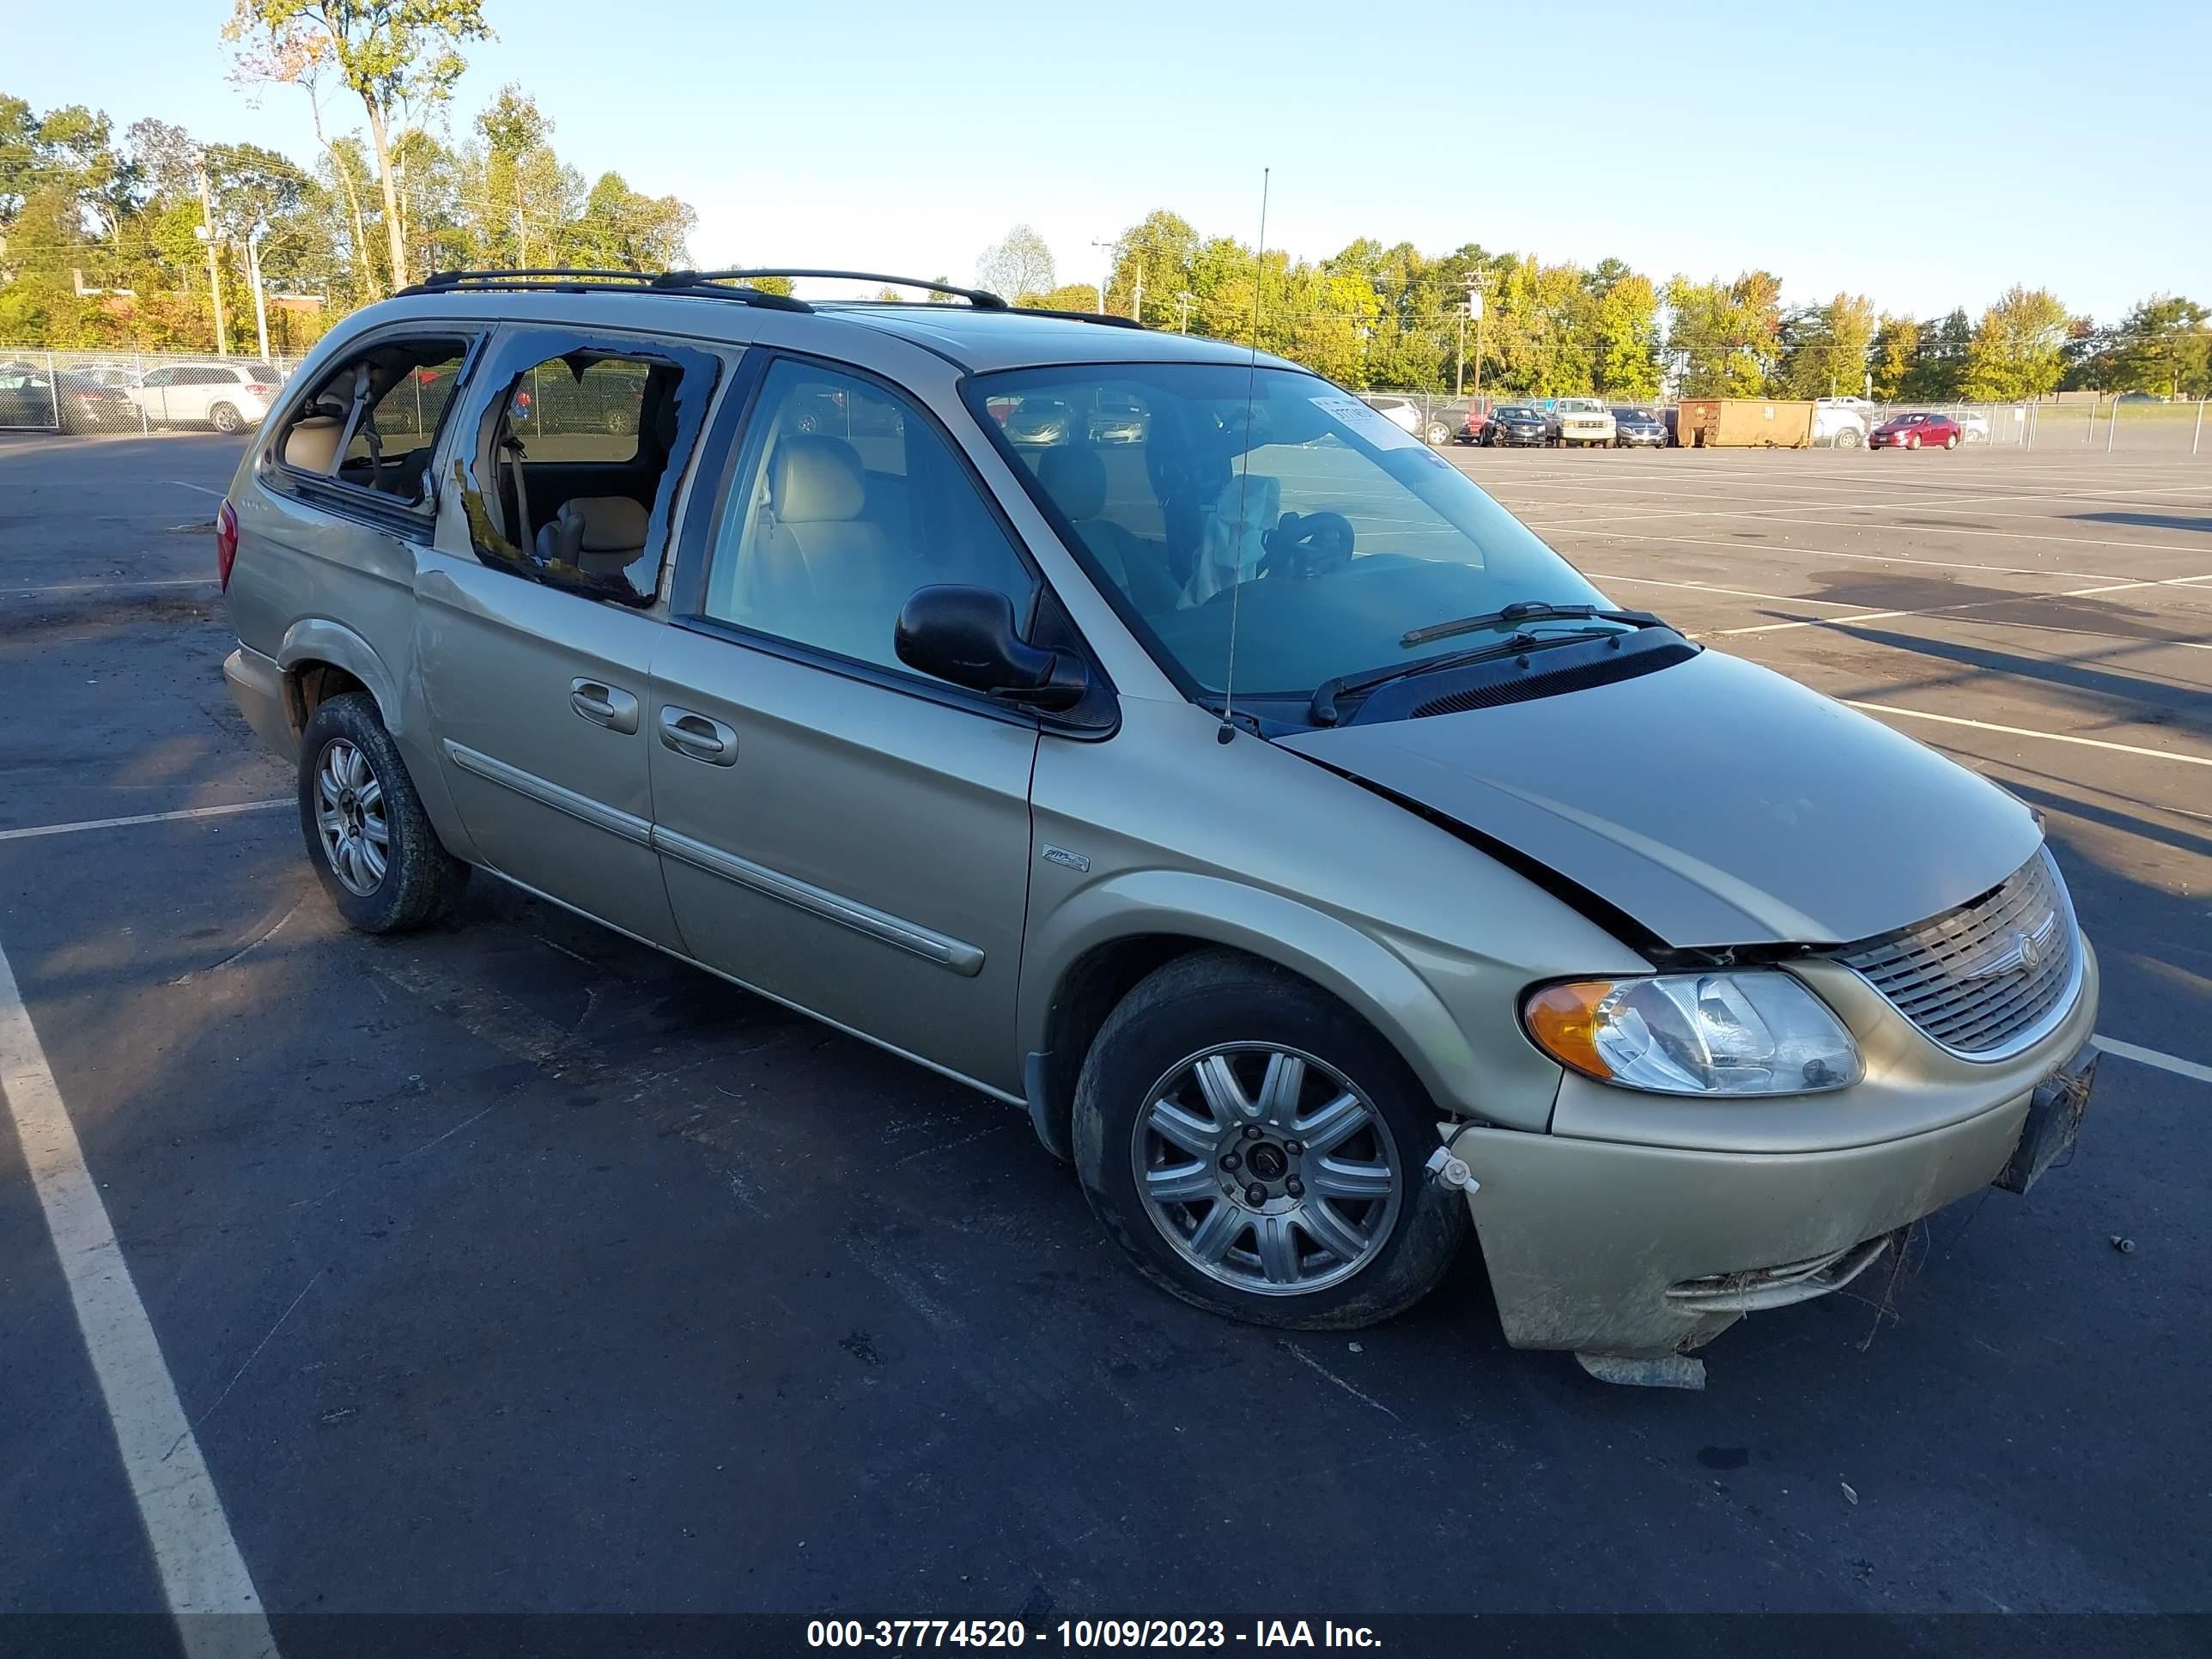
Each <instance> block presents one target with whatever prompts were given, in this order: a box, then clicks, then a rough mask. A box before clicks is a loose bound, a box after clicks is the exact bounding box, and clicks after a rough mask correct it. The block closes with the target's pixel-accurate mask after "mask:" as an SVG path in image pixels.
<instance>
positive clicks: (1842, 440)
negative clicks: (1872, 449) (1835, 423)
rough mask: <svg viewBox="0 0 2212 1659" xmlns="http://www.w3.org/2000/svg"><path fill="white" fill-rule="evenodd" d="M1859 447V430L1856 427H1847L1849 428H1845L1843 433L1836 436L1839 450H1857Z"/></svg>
mask: <svg viewBox="0 0 2212 1659" xmlns="http://www.w3.org/2000/svg"><path fill="white" fill-rule="evenodd" d="M1836 447H1837V448H1838V449H1857V447H1859V429H1858V428H1857V427H1855V426H1847V427H1845V428H1844V429H1843V430H1842V431H1841V432H1838V434H1836Z"/></svg>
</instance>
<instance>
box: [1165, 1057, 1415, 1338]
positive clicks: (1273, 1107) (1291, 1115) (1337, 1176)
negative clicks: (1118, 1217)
mask: <svg viewBox="0 0 2212 1659" xmlns="http://www.w3.org/2000/svg"><path fill="white" fill-rule="evenodd" d="M1146 1100H1147V1102H1148V1105H1147V1106H1146V1109H1145V1111H1144V1112H1143V1113H1142V1114H1141V1115H1139V1117H1138V1119H1137V1123H1136V1129H1135V1133H1134V1134H1133V1136H1132V1138H1131V1144H1130V1156H1131V1158H1133V1161H1134V1172H1135V1175H1136V1180H1137V1189H1138V1191H1139V1192H1140V1193H1141V1194H1143V1195H1144V1203H1145V1210H1146V1214H1147V1215H1149V1216H1150V1217H1151V1218H1152V1225H1154V1226H1155V1227H1157V1228H1158V1229H1159V1231H1160V1234H1161V1236H1162V1237H1164V1238H1165V1239H1166V1240H1167V1242H1168V1243H1169V1245H1170V1247H1171V1248H1172V1249H1174V1250H1175V1251H1176V1254H1177V1255H1180V1256H1181V1257H1182V1259H1183V1260H1184V1261H1187V1262H1188V1263H1189V1264H1190V1266H1192V1267H1194V1268H1196V1269H1197V1270H1198V1271H1199V1272H1200V1273H1204V1274H1205V1275H1206V1277H1208V1278H1209V1279H1217V1280H1218V1281H1219V1282H1220V1283H1222V1284H1224V1285H1229V1286H1231V1287H1232V1288H1233V1289H1237V1290H1241V1291H1251V1292H1253V1293H1255V1294H1256V1295H1261V1296H1298V1295H1303V1294H1305V1293H1307V1292H1309V1291H1319V1290H1325V1289H1327V1288H1328V1286H1330V1285H1334V1284H1338V1283H1340V1281H1342V1280H1344V1279H1349V1278H1350V1277H1351V1276H1352V1274H1354V1273H1358V1271H1359V1270H1360V1269H1361V1268H1362V1267H1365V1266H1366V1265H1367V1264H1368V1263H1369V1262H1370V1261H1372V1260H1373V1259H1374V1257H1375V1255H1376V1252H1377V1251H1379V1250H1380V1249H1382V1247H1383V1243H1384V1242H1385V1241H1386V1240H1388V1239H1389V1237H1390V1230H1391V1227H1392V1225H1394V1224H1395V1222H1396V1220H1397V1218H1398V1206H1399V1204H1400V1201H1401V1198H1402V1196H1403V1193H1404V1187H1405V1174H1404V1164H1403V1161H1402V1160H1401V1158H1400V1156H1399V1152H1398V1147H1397V1143H1396V1141H1395V1139H1393V1137H1392V1135H1391V1133H1390V1126H1389V1124H1388V1123H1386V1122H1384V1121H1383V1115H1382V1114H1381V1113H1380V1112H1378V1111H1376V1109H1375V1107H1374V1104H1373V1103H1371V1102H1370V1101H1369V1100H1368V1099H1367V1097H1365V1096H1364V1095H1363V1094H1361V1093H1360V1091H1358V1088H1357V1087H1355V1086H1354V1085H1352V1083H1351V1081H1350V1080H1349V1079H1346V1077H1345V1076H1344V1075H1343V1074H1342V1073H1340V1072H1338V1071H1336V1070H1335V1069H1334V1067H1332V1066H1328V1064H1327V1063H1325V1062H1324V1061H1322V1060H1316V1058H1314V1056H1312V1055H1311V1054H1302V1053H1300V1052H1298V1051H1297V1050H1296V1049H1291V1048H1278V1047H1275V1046H1274V1045H1273V1044H1270V1043H1262V1042H1252V1043H1229V1044H1224V1045H1222V1046H1220V1047H1218V1048H1210V1049H1206V1050H1205V1051H1203V1052H1202V1053H1200V1054H1194V1055H1192V1056H1191V1057H1190V1058H1189V1059H1188V1060H1183V1061H1182V1062H1181V1063H1180V1064H1178V1065H1177V1066H1175V1067H1173V1068H1172V1069H1171V1070H1170V1072H1169V1073H1167V1075H1166V1076H1164V1077H1163V1078H1161V1079H1159V1080H1158V1082H1157V1083H1156V1084H1154V1085H1152V1088H1151V1089H1150V1090H1148V1091H1146Z"/></svg>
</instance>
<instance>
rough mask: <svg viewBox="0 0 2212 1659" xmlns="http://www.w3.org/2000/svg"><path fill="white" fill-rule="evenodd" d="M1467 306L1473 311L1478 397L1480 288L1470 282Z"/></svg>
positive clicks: (1479, 371)
mask: <svg viewBox="0 0 2212 1659" xmlns="http://www.w3.org/2000/svg"><path fill="white" fill-rule="evenodd" d="M1467 308H1468V310H1469V311H1470V312H1472V313H1474V395H1475V396H1476V397H1478V398H1480V396H1482V290H1481V289H1479V288H1477V287H1475V286H1474V284H1472V283H1469V284H1468V290H1467ZM1464 333H1465V327H1464V325H1462V336H1463V335H1464Z"/></svg>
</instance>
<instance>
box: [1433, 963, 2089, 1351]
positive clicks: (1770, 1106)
mask: <svg viewBox="0 0 2212 1659" xmlns="http://www.w3.org/2000/svg"><path fill="white" fill-rule="evenodd" d="M2085 949H2086V947H2085ZM1808 976H1809V975H1808ZM1821 988H1822V990H1823V992H1824V994H1827V995H1828V996H1829V998H1830V1000H1831V1001H1832V1003H1835V1004H1838V1006H1840V1005H1842V1004H1844V1003H1846V1002H1848V1001H1850V998H1851V995H1852V993H1851V992H1850V987H1846V986H1843V985H1840V984H1826V985H1823V986H1822V987H1821ZM2096 1006H2097V974H2096V966H2095V963H2094V960H2093V957H2092V958H2091V959H2090V960H2089V961H2088V962H2087V964H2086V968H2085V977H2084V980H2083V984H2082V987H2081V994H2080V996H2079V998H2078V1000H2077V1002H2076V1005H2075V1007H2074V1009H2073V1010H2072V1011H2071V1012H2070V1013H2069V1016H2068V1017H2067V1018H2066V1019H2065V1020H2063V1022H2061V1024H2060V1025H2059V1026H2058V1028H2057V1030H2054V1031H2052V1032H2051V1034H2050V1035H2049V1036H2048V1037H2046V1038H2045V1041H2044V1042H2040V1043H2039V1044H2038V1045H2037V1046H2036V1048H2034V1049H2033V1051H2031V1052H2029V1053H2027V1054H2022V1055H2021V1056H2018V1057H2017V1058H2016V1059H2015V1060H2011V1061H2009V1062H2007V1063H2005V1064H2003V1065H2000V1066H1969V1065H1968V1064H1966V1062H1962V1061H1959V1060H1952V1059H1948V1058H1947V1057H1944V1056H1942V1055H1940V1054H1936V1051H1935V1050H1934V1049H1933V1048H1932V1047H1931V1046H1929V1045H1926V1044H1925V1043H1924V1042H1921V1043H1919V1047H1920V1048H1926V1049H1927V1050H1928V1052H1927V1053H1926V1054H1921V1053H1918V1052H1917V1051H1916V1050H1915V1048H1914V1047H1913V1045H1912V1044H1911V1043H1906V1042H1891V1043H1887V1044H1883V1043H1876V1044H1875V1045H1872V1046H1871V1048H1870V1052H1869V1055H1868V1059H1869V1077H1868V1080H1867V1081H1866V1082H1865V1083H1863V1084H1861V1085H1856V1086H1855V1087H1854V1088H1852V1089H1850V1090H1844V1091H1838V1093H1836V1094H1833V1095H1829V1096H1823V1097H1810V1098H1809V1099H1801V1100H1798V1101H1793V1102H1779V1103H1762V1104H1756V1105H1752V1106H1748V1107H1738V1108H1736V1109H1735V1113H1736V1115H1735V1116H1734V1117H1733V1118H1731V1117H1729V1116H1727V1115H1724V1114H1725V1110H1726V1109H1715V1108H1713V1107H1711V1106H1704V1107H1700V1108H1692V1107H1688V1106H1684V1107H1682V1108H1681V1109H1680V1115H1679V1116H1678V1117H1677V1118H1675V1119H1674V1120H1673V1122H1674V1124H1675V1125H1677V1126H1682V1127H1690V1128H1692V1129H1693V1130H1694V1131H1695V1132H1696V1133H1701V1134H1702V1135H1703V1136H1704V1137H1705V1139H1708V1141H1709V1142H1720V1143H1721V1144H1708V1145H1705V1146H1674V1145H1654V1144H1650V1142H1649V1141H1644V1142H1638V1141H1634V1140H1631V1139H1626V1135H1627V1134H1628V1133H1631V1132H1632V1129H1633V1127H1635V1125H1636V1124H1637V1123H1638V1122H1639V1121H1642V1122H1647V1123H1651V1122H1656V1123H1660V1124H1667V1123H1668V1122H1669V1120H1668V1118H1667V1116H1666V1113H1667V1110H1668V1105H1667V1103H1664V1102H1659V1103H1656V1104H1655V1103H1654V1097H1640V1098H1639V1097H1627V1098H1626V1099H1624V1095H1625V1091H1620V1090H1613V1089H1607V1088H1606V1087H1605V1086H1604V1085H1598V1084H1595V1083H1590V1082H1588V1081H1586V1080H1584V1079H1574V1078H1570V1079H1568V1080H1567V1082H1566V1083H1565V1084H1564V1085H1562V1089H1561V1095H1560V1103H1559V1107H1558V1108H1557V1109H1555V1112H1554V1116H1553V1132H1552V1133H1548V1134H1532V1133H1527V1132H1524V1131H1516V1130H1511V1129H1501V1128H1494V1127H1488V1126H1486V1125H1480V1124H1470V1125H1467V1126H1465V1127H1460V1128H1457V1129H1456V1130H1455V1131H1453V1132H1452V1133H1451V1136H1450V1139H1449V1141H1448V1143H1447V1145H1446V1146H1445V1147H1444V1148H1443V1153H1444V1159H1443V1162H1441V1163H1439V1164H1436V1165H1434V1166H1432V1176H1433V1178H1435V1179H1437V1180H1439V1181H1441V1182H1443V1183H1444V1184H1446V1185H1448V1186H1457V1187H1459V1188H1461V1189H1462V1191H1463V1192H1464V1193H1465V1194H1466V1196H1467V1202H1468V1209H1469V1211H1470V1212H1471V1213H1472V1214H1473V1216H1474V1225H1475V1230H1476V1231H1477V1233H1478V1234H1479V1235H1480V1238H1481V1242H1482V1251H1483V1257H1484V1260H1485V1261H1486V1264H1487V1266H1488V1268H1489V1272H1490V1281H1491V1285H1492V1290H1493V1291H1494V1292H1495V1295H1496V1297H1497V1302H1498V1318H1499V1321H1500V1322H1501V1324H1502V1325H1503V1326H1504V1333H1505V1338H1506V1340H1507V1341H1508V1342H1510V1344H1511V1345H1512V1346H1515V1347H1518V1348H1554V1349H1560V1348H1563V1349H1570V1350H1572V1351H1573V1352H1575V1353H1576V1354H1577V1358H1580V1359H1581V1360H1582V1362H1583V1365H1584V1367H1585V1369H1587V1370H1590V1371H1591V1372H1592V1374H1593V1375H1595V1376H1601V1377H1604V1378H1606V1379H1607V1380H1608V1381H1614V1382H1632V1383H1658V1384H1662V1385H1669V1386H1676V1387H1691V1388H1694V1387H1698V1386H1700V1383H1701V1380H1702V1367H1701V1366H1700V1365H1699V1363H1698V1362H1697V1361H1695V1360H1693V1359H1689V1358H1686V1357H1685V1356H1686V1355H1687V1354H1688V1353H1689V1352H1690V1351H1692V1350H1693V1349H1696V1348H1698V1347H1699V1346H1703V1345H1704V1344H1705V1343H1707V1342H1710V1341H1711V1340H1712V1339H1713V1338H1714V1337H1716V1336H1717V1335H1719V1334H1721V1332H1723V1331H1724V1330H1726V1329H1727V1328H1729V1326H1730V1325H1732V1324H1734V1323H1735V1322H1736V1321H1737V1320H1739V1319H1741V1318H1742V1317H1744V1316H1745V1315H1747V1314H1748V1313H1753V1312H1757V1311H1761V1310H1768V1309H1774V1308H1781V1307H1785V1306H1788V1305H1789V1304H1792V1303H1796V1302H1802V1301H1806V1300H1808V1299H1810V1298H1811V1297H1817V1296H1823V1295H1826V1294H1827V1293H1829V1292H1830V1291H1837V1290H1840V1289H1842V1288H1843V1287H1844V1285H1848V1284H1850V1282H1851V1280H1852V1279H1855V1278H1857V1276H1858V1275H1859V1274H1861V1273H1864V1272H1866V1271H1867V1270H1868V1269H1869V1267H1873V1266H1874V1265H1875V1262H1876V1261H1878V1260H1880V1259H1881V1257H1882V1255H1884V1253H1885V1250H1886V1249H1887V1248H1888V1247H1889V1246H1890V1245H1891V1244H1892V1243H1893V1241H1894V1240H1895V1238H1896V1236H1897V1235H1898V1234H1899V1232H1900V1231H1901V1230H1902V1229H1904V1228H1906V1227H1908V1226H1910V1225H1911V1224H1912V1223H1913V1222H1915V1221H1917V1220H1919V1219H1920V1218H1923V1216H1927V1215H1929V1214H1931V1213H1933V1212H1935V1211H1936V1210H1939V1209H1942V1207H1943V1206H1946V1205H1948V1204H1950V1203H1952V1202H1954V1200H1958V1199H1960V1198H1963V1197H1965V1196H1966V1194H1970V1193H1972V1192H1975V1191H1978V1190H1979V1189H1981V1188H1984V1187H1987V1186H1989V1185H1990V1184H1992V1183H1996V1184H1998V1185H2002V1186H2006V1187H2008V1188H2011V1189H2013V1190H2015V1191H2024V1190H2026V1187H2027V1183H2028V1182H2032V1181H2033V1179H2034V1178H2035V1177H2036V1176H2038V1175H2039V1174H2041V1173H2042V1172H2043V1170H2045V1169H2047V1168H2048V1167H2049V1166H2050V1164H2051V1162H2052V1160H2053V1159H2054V1158H2057V1157H2059V1156H2061V1155H2062V1154H2063V1152H2064V1151H2065V1150H2066V1149H2067V1148H2068V1147H2070V1146H2071V1145H2072V1144H2073V1138H2074V1132H2075V1127H2076V1126H2077V1125H2078V1123H2079V1121H2080V1119H2081V1111H2082V1109H2083V1107H2084V1105H2085V1104H2086V1103H2087V1095H2088V1086H2089V1076H2090V1073H2091V1069H2092V1068H2093V1064H2094V1060H2095V1054H2096V1051H2095V1049H2094V1048H2092V1047H2090V1046H2089V1045H2090V1039H2091V1034H2092V1030H2093V1024H2094V1021H2095V1017H2096ZM1844 1012H1846V1015H1847V1018H1849V1016H1850V1013H1851V1012H1867V1011H1865V1010H1857V1011H1853V1010H1848V1009H1845V1010H1844ZM1850 1023H1852V1024H1854V1025H1855V1026H1857V1025H1858V1024H1860V1022H1859V1021H1858V1020H1857V1019H1852V1020H1851V1021H1850ZM1915 1041H1916V1042H1917V1041H1918V1040H1917V1037H1916V1039H1915ZM1793 1109H1795V1112H1794V1115H1793ZM1916 1116H1917V1118H1918V1119H1919V1120H1920V1121H1921V1122H1922V1123H1924V1124H1928V1125H1929V1127H1916V1128H1911V1129H1910V1131H1909V1132H1899V1131H1900V1130H1905V1129H1906V1127H1907V1126H1908V1125H1911V1123H1912V1122H1913V1120H1914V1119H1915V1118H1916ZM1930 1120H1933V1121H1932V1122H1930ZM1855 1124H1863V1126H1864V1129H1865V1132H1867V1133H1883V1132H1884V1131H1889V1132H1890V1133H1886V1134H1884V1138H1882V1139H1875V1140H1872V1141H1870V1142H1869V1143H1868V1144H1864V1145H1856V1146H1852V1145H1845V1146H1837V1145H1833V1144H1828V1145H1821V1144H1820V1138H1821V1137H1822V1136H1823V1135H1824V1134H1825V1135H1827V1136H1829V1137H1832V1138H1833V1137H1839V1136H1840V1135H1842V1134H1844V1133H1849V1131H1850V1128H1851V1127H1853V1126H1854V1125H1855ZM1600 1134H1605V1135H1607V1136H1609V1137H1611V1138H1606V1139H1600V1138H1598V1136H1599V1135H1600ZM1793 1138H1794V1139H1795V1140H1796V1145H1794V1146H1793V1145H1791V1144H1790V1143H1791V1140H1792V1139H1793ZM1730 1142H1733V1144H1729V1143H1730Z"/></svg>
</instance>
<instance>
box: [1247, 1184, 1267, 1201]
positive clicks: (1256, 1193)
mask: <svg viewBox="0 0 2212 1659" xmlns="http://www.w3.org/2000/svg"><path fill="white" fill-rule="evenodd" d="M1244 1200H1245V1202H1247V1203H1248V1204H1265V1203H1266V1202H1267V1188H1265V1187H1262V1186H1261V1184H1260V1183H1259V1182H1256V1181H1255V1182H1253V1183H1252V1184H1251V1185H1250V1186H1249V1187H1247V1188H1245V1189H1244Z"/></svg>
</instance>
